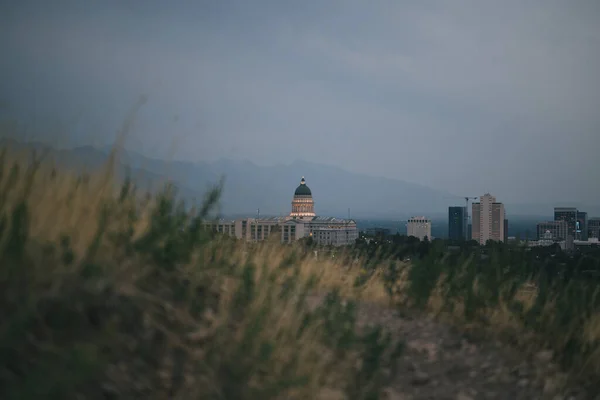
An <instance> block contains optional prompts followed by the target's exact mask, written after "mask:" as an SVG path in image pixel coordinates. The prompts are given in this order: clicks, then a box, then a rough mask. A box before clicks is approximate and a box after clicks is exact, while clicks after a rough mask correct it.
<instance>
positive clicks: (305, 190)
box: [294, 177, 312, 196]
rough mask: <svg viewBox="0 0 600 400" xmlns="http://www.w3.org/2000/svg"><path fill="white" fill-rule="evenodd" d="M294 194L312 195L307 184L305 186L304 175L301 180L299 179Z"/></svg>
mask: <svg viewBox="0 0 600 400" xmlns="http://www.w3.org/2000/svg"><path fill="white" fill-rule="evenodd" d="M294 196H312V193H311V191H310V189H309V188H308V186H306V181H305V180H304V177H302V180H301V181H300V186H298V187H297V188H296V191H295V192H294Z"/></svg>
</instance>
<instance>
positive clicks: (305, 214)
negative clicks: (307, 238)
mask: <svg viewBox="0 0 600 400" xmlns="http://www.w3.org/2000/svg"><path fill="white" fill-rule="evenodd" d="M315 216H316V214H315V203H314V201H313V198H312V192H311V191H310V189H309V188H308V186H306V181H305V180H304V177H302V180H301V181H300V186H298V187H297V188H296V191H295V192H294V199H293V200H292V212H291V213H290V217H292V218H314V217H315Z"/></svg>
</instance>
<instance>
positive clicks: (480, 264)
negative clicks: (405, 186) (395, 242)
mask: <svg viewBox="0 0 600 400" xmlns="http://www.w3.org/2000/svg"><path fill="white" fill-rule="evenodd" d="M484 252H485V253H487V254H486V255H487V256H488V257H487V258H486V257H482V253H484ZM534 258H535V256H532V255H531V254H530V253H529V252H528V251H526V250H525V249H522V248H517V247H512V246H507V245H499V244H496V245H494V246H492V247H491V248H487V249H481V248H476V249H471V250H466V251H463V252H462V253H460V254H452V253H448V252H447V251H446V250H445V248H444V246H443V244H442V243H437V244H436V243H434V244H432V246H431V249H430V251H429V252H428V253H427V255H425V256H424V257H421V258H417V259H415V260H413V262H412V263H411V264H410V265H406V264H397V263H393V262H391V263H389V265H387V266H386V265H383V266H382V265H381V263H380V262H379V263H376V264H375V268H376V269H377V268H381V269H383V275H384V276H385V278H386V287H388V289H389V293H390V295H391V296H392V299H393V301H394V302H395V303H396V304H397V305H398V306H400V307H402V308H407V307H412V308H416V309H418V310H422V311H426V312H430V313H433V314H435V315H437V316H438V317H440V318H442V319H443V320H445V321H447V322H450V323H452V324H454V325H456V326H458V327H460V328H462V329H463V330H465V331H473V332H477V333H478V334H482V333H483V334H484V335H485V336H487V337H488V338H494V339H501V340H503V341H504V342H506V343H509V344H511V345H513V346H515V347H517V348H520V349H522V350H523V351H524V352H525V353H526V354H529V355H535V354H536V353H538V352H540V351H543V350H544V351H545V350H548V349H549V350H551V351H552V352H553V361H554V362H555V363H558V364H560V365H561V366H562V368H563V370H564V371H566V372H567V373H568V374H569V375H570V376H571V377H572V378H573V379H577V380H578V381H579V383H586V384H590V385H592V386H594V388H595V390H597V389H598V383H597V382H598V377H600V285H599V282H598V280H597V279H595V278H593V277H590V276H589V275H585V274H583V273H581V272H577V271H583V270H585V269H587V268H589V262H590V258H589V257H584V258H582V259H581V261H578V263H580V264H581V263H586V265H585V268H584V266H583V265H566V266H564V267H563V268H564V269H565V270H564V271H563V274H562V275H556V274H551V271H554V272H556V270H555V268H554V266H553V265H551V261H549V260H551V259H552V258H551V257H550V258H548V259H544V258H542V259H541V260H542V261H540V262H541V265H539V266H537V265H536V263H535V262H534ZM591 261H592V263H593V260H591ZM595 262H596V268H598V267H599V266H600V263H599V262H598V260H596V261H595ZM573 271H575V272H573Z"/></svg>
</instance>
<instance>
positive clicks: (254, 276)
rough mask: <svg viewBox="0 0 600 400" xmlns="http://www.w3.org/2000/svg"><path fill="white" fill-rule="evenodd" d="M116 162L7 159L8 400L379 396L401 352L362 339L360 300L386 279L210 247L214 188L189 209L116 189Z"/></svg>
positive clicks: (0, 193) (2, 254)
mask: <svg viewBox="0 0 600 400" xmlns="http://www.w3.org/2000/svg"><path fill="white" fill-rule="evenodd" d="M115 157H116V154H113V155H112V156H111V160H110V161H109V162H108V164H107V165H106V166H105V168H103V169H102V170H99V171H93V172H91V173H89V174H79V173H75V172H73V171H66V170H57V169H56V168H54V166H53V163H52V162H51V160H44V159H41V158H40V157H39V156H37V155H35V154H16V153H14V152H11V151H10V149H4V150H3V151H2V153H1V156H0V265H1V267H0V310H1V314H0V315H1V317H0V360H1V361H0V398H3V399H37V398H42V397H43V398H48V399H82V398H86V399H125V398H127V399H129V398H152V399H154V398H156V399H166V398H169V399H188V398H190V399H191V398H202V399H258V398H260V399H283V398H291V399H293V398H298V399H304V398H322V399H329V398H340V397H341V398H352V399H376V398H377V397H378V395H379V392H380V391H381V389H382V388H384V387H385V386H386V385H387V384H388V381H389V379H391V377H389V376H388V375H387V374H385V373H384V371H385V370H386V369H389V368H390V367H391V366H392V364H393V360H394V358H395V357H398V355H399V352H400V350H401V348H402V347H401V343H396V342H394V341H392V340H391V338H390V336H389V335H388V334H386V333H385V332H384V330H383V329H381V328H380V327H372V328H367V329H365V330H362V331H360V330H358V329H357V326H356V303H355V301H352V299H353V298H354V299H357V298H360V297H361V296H362V297H364V296H368V297H371V298H379V299H381V298H383V297H384V296H385V294H384V293H385V292H384V291H383V286H382V285H381V283H380V282H379V281H377V280H375V279H374V280H370V281H365V282H363V283H362V284H361V286H360V287H357V286H356V285H355V284H354V283H355V281H356V279H357V276H358V275H357V273H356V269H352V268H350V269H348V268H346V267H345V266H344V265H342V264H340V262H337V263H336V262H335V261H334V260H328V261H319V262H316V261H315V260H314V259H313V258H312V257H311V256H309V255H306V254H304V253H303V252H302V251H301V249H300V248H295V247H282V246H279V245H277V244H272V243H267V244H264V245H259V246H253V247H249V246H246V245H245V244H244V243H239V242H236V241H234V240H231V239H228V238H223V237H216V236H212V235H210V234H209V233H207V232H205V231H204V229H203V225H202V221H203V220H204V219H205V218H207V217H208V216H209V215H210V212H211V210H212V209H213V207H214V206H215V204H216V203H217V202H218V198H219V194H220V190H221V188H220V187H219V186H217V187H215V188H214V189H213V190H211V191H209V192H208V193H207V194H206V197H205V199H204V201H203V202H202V203H201V204H197V205H195V207H192V208H191V211H190V208H189V207H186V205H184V204H183V203H181V202H179V201H178V200H177V191H176V188H175V187H173V186H170V185H166V186H165V188H164V190H163V191H162V192H160V193H158V194H156V195H148V194H144V193H138V191H137V189H136V187H135V184H134V183H133V182H131V181H127V182H125V183H124V184H122V185H117V184H116V183H115V182H114V179H113V171H114V166H115ZM314 293H322V294H325V301H324V302H322V303H321V304H319V305H317V306H316V308H315V307H311V306H310V304H309V302H308V301H307V299H308V298H309V297H310V296H312V295H313V294H314ZM347 300H348V301H347Z"/></svg>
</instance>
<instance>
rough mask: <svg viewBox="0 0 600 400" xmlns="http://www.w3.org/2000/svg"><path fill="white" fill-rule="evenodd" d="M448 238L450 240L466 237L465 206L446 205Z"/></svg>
mask: <svg viewBox="0 0 600 400" xmlns="http://www.w3.org/2000/svg"><path fill="white" fill-rule="evenodd" d="M448 238H449V239H450V240H464V239H465V238H467V208H466V207H448Z"/></svg>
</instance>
